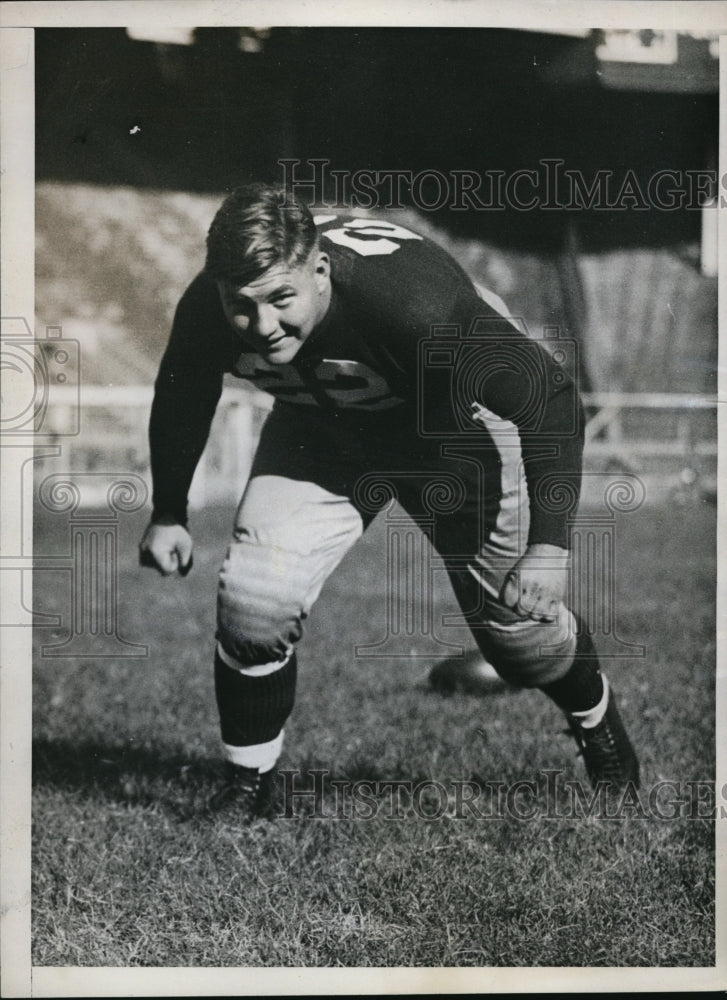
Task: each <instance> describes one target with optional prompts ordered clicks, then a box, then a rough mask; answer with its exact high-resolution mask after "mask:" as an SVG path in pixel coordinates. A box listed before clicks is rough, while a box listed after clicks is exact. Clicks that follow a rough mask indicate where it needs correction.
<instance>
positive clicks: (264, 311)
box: [253, 304, 278, 337]
mask: <svg viewBox="0 0 727 1000" xmlns="http://www.w3.org/2000/svg"><path fill="white" fill-rule="evenodd" d="M253 326H254V327H255V332H256V333H257V334H258V336H260V337H271V336H272V335H273V334H274V333H275V331H276V330H277V329H278V317H277V314H276V312H275V308H274V307H273V306H272V305H268V304H263V305H260V306H258V308H257V312H256V314H255V316H254V317H253Z"/></svg>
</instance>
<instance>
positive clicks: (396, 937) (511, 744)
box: [33, 504, 715, 967]
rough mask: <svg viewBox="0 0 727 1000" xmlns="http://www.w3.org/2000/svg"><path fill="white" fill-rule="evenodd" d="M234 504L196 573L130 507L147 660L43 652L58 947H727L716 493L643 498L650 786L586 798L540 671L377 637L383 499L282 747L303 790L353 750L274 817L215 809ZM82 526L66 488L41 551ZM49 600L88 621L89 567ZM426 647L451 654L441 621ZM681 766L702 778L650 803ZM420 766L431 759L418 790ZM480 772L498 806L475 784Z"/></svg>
mask: <svg viewBox="0 0 727 1000" xmlns="http://www.w3.org/2000/svg"><path fill="white" fill-rule="evenodd" d="M687 513H688V516H685V515H686V514H687ZM229 518H230V511H224V512H222V511H220V512H217V511H214V512H210V514H209V515H208V516H207V517H205V518H202V517H200V516H198V517H196V518H195V523H194V525H193V527H194V529H195V535H196V538H197V550H196V562H195V569H194V571H193V573H192V574H191V575H190V576H189V577H188V578H187V579H185V580H161V579H159V578H158V577H156V576H155V575H153V574H152V573H150V572H149V571H144V570H140V569H139V568H137V566H136V565H135V558H136V553H135V546H136V541H137V536H138V533H139V532H140V530H141V528H142V526H143V525H142V521H141V520H140V518H139V516H137V515H127V516H126V517H122V518H121V522H120V528H119V531H120V546H121V548H120V560H119V574H118V582H119V605H118V609H119V631H120V633H121V634H122V635H123V636H124V638H126V639H128V640H131V641H135V642H145V643H147V644H148V646H149V655H148V657H147V658H141V659H129V660H126V661H124V660H120V659H109V660H102V659H89V660H85V661H84V660H82V659H63V658H52V659H51V658H48V657H42V656H40V655H38V656H37V658H36V667H35V694H34V713H35V729H34V736H35V739H34V807H33V831H34V833H33V838H34V860H33V891H34V896H33V940H34V944H33V962H34V964H36V965H82V966H91V965H101V966H113V965H120V966H174V965H197V966H199V965H202V966H206V965H209V966H248V965H249V966H275V965H282V966H348V967H352V966H421V967H424V966H438V965H444V966H522V967H527V966H709V965H712V964H713V962H714V840H713V838H714V829H713V823H712V821H711V820H710V819H709V818H708V817H709V815H710V805H711V798H710V796H711V795H712V794H713V793H712V790H711V786H710V785H709V784H708V783H709V781H710V780H711V779H712V777H713V769H714V747H713V727H712V720H713V715H714V697H713V694H714V692H713V687H714V629H715V622H714V591H713V579H714V569H715V567H714V510H713V508H711V507H707V506H703V505H699V506H695V507H694V508H693V509H690V510H689V511H688V512H685V511H684V510H683V509H681V510H676V509H668V508H666V507H655V506H652V505H650V504H647V505H645V507H643V508H642V509H641V510H639V511H638V512H636V513H631V514H628V515H621V516H620V517H619V519H618V523H617V529H618V530H617V536H616V537H617V556H618V566H617V570H618V572H617V579H616V581H615V582H616V612H617V625H618V635H619V637H620V638H621V639H622V640H624V641H631V642H636V643H641V644H643V645H645V646H646V655H645V656H644V657H643V658H630V659H614V660H612V661H610V662H609V663H608V664H607V669H608V673H609V675H610V677H611V679H612V681H613V682H614V686H615V687H616V689H617V692H618V696H619V701H620V703H621V705H622V711H623V714H624V716H625V718H626V720H627V722H628V724H629V726H630V728H631V729H632V731H633V735H634V740H635V742H636V744H637V746H638V749H639V752H640V755H641V758H642V765H643V779H644V793H643V795H642V803H641V807H637V805H636V804H635V803H633V802H631V803H628V802H627V803H625V805H624V808H622V809H621V811H620V815H619V818H611V819H608V818H596V817H594V816H590V817H588V816H587V815H585V814H584V810H583V809H576V808H574V806H573V801H572V795H573V793H572V792H571V793H570V794H569V792H568V789H567V787H566V786H565V785H564V782H565V781H566V780H568V779H579V778H582V777H583V772H582V765H581V764H580V762H578V761H577V760H576V757H575V753H574V745H573V744H572V742H571V741H570V739H568V738H567V737H566V736H564V735H562V734H561V729H562V721H561V719H560V717H559V715H558V713H557V712H556V711H555V710H554V709H553V708H552V707H551V706H550V705H549V704H548V703H547V702H546V701H545V699H543V698H542V696H540V695H539V694H538V693H537V692H528V691H523V692H515V691H509V690H508V691H501V692H499V693H494V694H492V695H490V696H488V697H484V698H476V697H471V696H469V697H468V696H466V695H453V696H451V697H442V696H440V695H438V694H435V693H433V692H431V691H429V690H428V688H427V685H426V683H425V679H426V674H427V671H428V669H429V667H430V666H431V664H432V663H433V662H434V659H433V658H432V657H431V656H430V657H429V658H426V657H424V658H420V659H417V658H413V657H409V658H405V657H402V658H392V657H390V656H385V657H382V658H379V659H374V658H366V657H364V656H362V655H360V654H361V650H359V655H357V654H356V649H355V647H356V646H357V645H358V646H359V647H361V646H362V645H365V644H371V643H375V642H377V641H380V640H381V639H382V638H383V637H385V636H386V595H385V593H384V592H383V590H382V588H381V580H382V579H383V574H384V570H385V522H384V521H383V520H381V519H380V520H379V521H378V522H377V523H376V524H375V525H374V527H373V528H372V529H371V530H370V532H369V533H368V534H367V536H366V537H365V538H364V540H363V541H362V542H361V543H360V545H359V546H358V547H357V548H356V549H355V550H354V552H352V553H351V554H349V556H348V557H347V558H346V559H345V560H344V563H343V564H342V565H341V567H340V568H339V570H338V571H337V572H336V574H334V576H333V577H332V578H331V580H330V581H329V582H328V584H327V585H326V588H325V590H324V592H323V594H322V596H321V598H320V601H319V604H318V606H317V607H316V609H315V610H314V613H313V615H312V617H311V620H310V623H309V628H308V633H307V636H306V638H305V641H304V643H303V645H302V647H301V653H300V660H301V669H300V682H299V698H298V703H297V706H296V710H295V713H294V715H293V717H292V719H291V720H290V722H289V725H288V727H287V743H286V750H285V752H284V756H283V758H282V760H281V767H282V768H284V769H287V770H288V771H290V772H298V773H297V774H291V775H289V777H288V781H289V782H291V781H292V782H294V787H295V788H296V789H298V790H300V789H303V788H306V789H312V788H313V787H314V786H313V782H314V777H313V776H312V775H311V774H310V773H309V772H310V771H311V770H317V771H325V772H327V773H326V774H325V775H319V778H318V780H319V782H323V785H322V792H321V795H320V796H319V798H318V799H317V800H316V799H315V798H313V797H308V798H307V799H304V798H300V797H299V798H294V799H290V798H288V800H287V802H288V811H289V812H290V813H292V815H291V816H290V817H289V818H287V819H285V818H283V819H277V820H275V821H274V822H266V821H255V822H254V823H252V824H251V825H244V824H241V823H240V822H238V821H237V819H236V818H235V817H234V816H230V815H222V816H219V817H216V818H206V817H205V816H204V815H202V814H201V812H200V809H199V807H200V805H201V803H202V802H203V801H204V799H205V798H206V796H207V795H208V794H209V793H210V791H211V790H212V789H213V788H214V786H215V782H216V779H217V775H218V765H219V756H218V743H217V722H216V711H215V707H214V698H213V690H212V682H211V669H210V646H211V633H212V626H213V620H214V588H215V574H216V568H217V565H218V562H219V560H220V556H221V550H222V548H223V546H224V543H225V539H226V535H227V524H228V522H229ZM67 530H68V525H67V521H66V520H65V517H64V516H63V515H55V516H51V515H49V514H47V513H46V514H44V517H43V518H39V519H38V523H37V528H36V546H37V551H38V552H40V553H42V554H48V555H50V554H53V553H63V552H65V551H66V549H67V544H68V538H67ZM676 566H678V567H679V572H678V574H677V573H676V572H675V567H676ZM34 601H35V606H36V609H37V610H39V611H45V612H47V613H51V612H55V613H57V614H59V615H60V616H61V625H60V626H59V627H58V628H55V629H53V628H39V629H37V634H36V643H37V646H38V649H39V648H40V644H41V643H48V642H57V641H59V640H60V639H62V638H63V636H64V632H65V630H66V629H67V626H68V621H69V619H68V615H69V610H70V593H69V588H68V577H67V575H66V574H64V573H63V572H61V571H59V570H47V571H43V572H38V573H37V574H36V582H35V598H34ZM436 601H437V604H436V616H435V621H437V622H439V621H441V616H442V615H443V614H445V613H451V612H452V611H454V604H453V598H452V596H451V593H450V592H449V588H448V586H446V585H444V584H442V585H441V586H440V587H439V588H438V591H437V594H436ZM440 634H442V635H446V637H447V639H448V640H449V641H459V642H465V643H466V642H467V633H466V632H465V631H464V630H457V629H454V630H451V631H450V632H447V631H445V630H442V629H440ZM54 636H55V638H54ZM411 650H413V651H414V652H417V651H419V652H425V651H429V652H431V649H430V648H429V647H428V646H427V643H426V641H425V640H424V639H423V638H422V637H416V636H414V637H413V638H412V639H411ZM547 771H550V772H551V775H550V779H549V777H548V774H547V773H546V772H547ZM554 772H562V773H558V774H555V773H554ZM333 780H337V781H338V782H339V783H340V784H339V785H338V786H335V785H333V784H331V781H333ZM548 780H550V781H551V782H553V781H555V782H556V783H557V788H556V792H555V793H554V794H553V795H551V796H548V793H547V787H546V786H547V782H548ZM664 780H669V781H672V782H676V783H678V787H676V786H663V787H662V791H661V792H660V793H659V797H658V798H657V799H655V800H653V802H652V804H651V805H652V806H654V803H655V804H656V805H655V806H654V808H650V807H649V801H648V796H649V793H650V792H651V791H652V790H653V789H654V787H655V786H656V784H657V782H659V781H664ZM396 781H399V782H404V783H409V784H404V785H403V786H401V791H400V793H399V794H400V807H399V809H398V810H397V808H396V805H397V803H396V799H395V798H393V795H394V792H393V791H392V787H391V785H386V784H385V783H386V782H389V783H390V782H396ZM472 781H474V782H476V783H478V784H479V786H481V787H483V788H484V791H483V793H482V797H481V798H480V799H479V800H478V801H477V807H476V809H473V808H471V807H467V806H466V805H465V804H463V800H464V799H467V798H468V797H470V796H471V794H472V786H471V785H469V784H467V785H465V784H463V783H468V782H472ZM518 781H521V782H522V781H532V782H535V783H536V784H535V787H534V789H533V788H530V787H528V786H524V785H521V786H519V788H518V787H516V786H515V784H514V783H515V782H518ZM689 781H691V782H693V783H697V784H692V785H691V786H687V785H686V784H685V783H686V782H689ZM347 782H348V783H349V784H346V783H347ZM355 782H358V784H357V785H356V786H355V787H356V789H357V792H356V794H357V795H358V799H356V798H355V796H354V792H353V787H354V786H353V783H355ZM366 782H368V784H364V783H366ZM488 782H489V783H490V785H489V790H488V785H487V783H488ZM498 782H499V783H502V790H501V791H500V792H499V793H498V792H497V785H496V783H498ZM377 783H378V784H377ZM437 783H439V784H437ZM457 783H459V784H457ZM700 783H701V784H700ZM417 786H418V787H417ZM458 788H459V789H460V791H459V792H458V791H457V789H458ZM493 788H494V792H493V790H492V789H493ZM442 789H443V791H442ZM458 795H459V796H460V798H459V800H458V798H457V796H458ZM498 795H499V798H498ZM281 796H282V782H281ZM677 796H681V798H682V799H683V802H682V804H681V805H678V804H677V805H676V806H673V805H672V806H669V804H668V803H669V802H670V801H673V800H675V799H676V798H677ZM700 796H701V800H700V801H697V798H698V797H700ZM279 801H280V808H281V811H283V810H284V807H285V799H284V798H283V797H281V799H280V800H279ZM655 809H658V810H660V812H661V815H662V817H663V818H659V815H657V814H656V812H655ZM316 811H318V813H320V814H322V815H319V816H318V817H316V816H315V813H316ZM443 811H444V812H445V815H441V816H440V815H439V814H440V813H442V812H443ZM672 811H674V812H675V813H676V814H677V815H676V818H671V819H669V818H666V816H668V815H670V813H671V812H672ZM526 816H529V818H521V817H526Z"/></svg>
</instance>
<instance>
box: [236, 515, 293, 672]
mask: <svg viewBox="0 0 727 1000" xmlns="http://www.w3.org/2000/svg"><path fill="white" fill-rule="evenodd" d="M305 563H306V560H305V559H304V558H303V557H302V556H301V555H300V554H299V553H295V552H287V551H285V550H283V549H279V548H276V547H274V546H268V545H260V544H258V543H257V542H256V540H255V539H254V538H253V537H246V536H245V534H244V533H240V536H239V537H238V538H237V539H236V540H235V541H234V542H233V543H232V544H231V545H230V548H229V550H228V553H227V557H226V558H225V561H224V563H223V565H222V568H221V570H220V577H219V589H218V595H217V640H218V641H219V642H220V644H221V645H222V648H223V649H224V650H225V652H226V653H228V654H229V655H230V656H232V657H234V659H235V660H237V661H238V662H239V663H242V664H245V665H253V664H257V663H269V662H273V661H275V660H282V659H284V658H285V657H286V656H287V655H288V654H289V652H290V649H291V647H292V645H293V643H295V642H297V641H298V639H299V638H300V636H301V634H302V620H303V619H304V618H305V616H306V606H305V595H306V590H307V587H308V577H307V573H306V567H305Z"/></svg>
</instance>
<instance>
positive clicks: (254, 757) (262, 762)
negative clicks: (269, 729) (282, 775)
mask: <svg viewBox="0 0 727 1000" xmlns="http://www.w3.org/2000/svg"><path fill="white" fill-rule="evenodd" d="M284 732H285V730H282V729H281V731H280V732H279V733H278V735H277V736H276V737H275V739H274V740H270V741H269V742H268V743H256V744H255V745H254V746H251V747H233V746H230V745H229V743H223V744H222V746H223V747H224V752H225V757H226V758H227V760H229V761H230V762H231V763H232V764H237V765H238V767H256V768H257V769H258V771H260V773H261V774H263V773H264V772H265V771H272V769H273V768H274V767H275V764H276V762H277V760H278V757H279V756H280V753H281V751H282V749H283V734H284Z"/></svg>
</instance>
